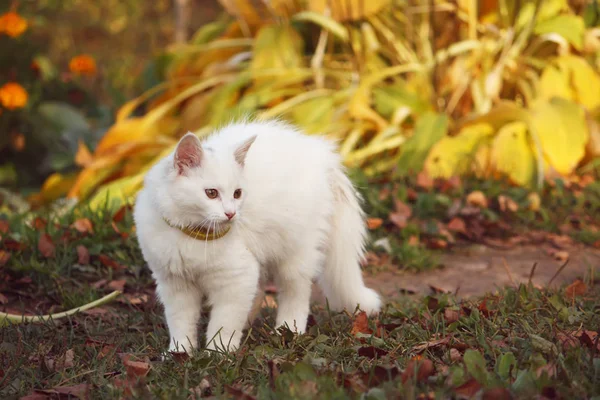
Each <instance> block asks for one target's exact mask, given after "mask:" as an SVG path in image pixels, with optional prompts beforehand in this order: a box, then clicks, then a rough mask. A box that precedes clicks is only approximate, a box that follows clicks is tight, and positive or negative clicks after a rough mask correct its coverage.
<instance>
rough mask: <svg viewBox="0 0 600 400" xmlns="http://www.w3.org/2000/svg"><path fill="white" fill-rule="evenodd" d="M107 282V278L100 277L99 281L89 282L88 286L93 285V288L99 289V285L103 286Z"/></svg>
mask: <svg viewBox="0 0 600 400" xmlns="http://www.w3.org/2000/svg"><path fill="white" fill-rule="evenodd" d="M107 283H108V280H107V279H100V280H99V281H96V282H94V283H92V284H90V286H91V287H93V288H94V289H100V288H101V287H103V286H104V285H106V284H107Z"/></svg>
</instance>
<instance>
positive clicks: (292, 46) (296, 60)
mask: <svg viewBox="0 0 600 400" xmlns="http://www.w3.org/2000/svg"><path fill="white" fill-rule="evenodd" d="M303 51H304V42H303V40H302V37H301V36H300V35H299V34H298V32H296V31H295V30H294V28H292V26H290V25H265V26H263V27H262V28H260V30H259V31H258V34H257V36H256V41H255V43H254V50H253V56H252V63H251V64H250V70H251V71H260V70H264V69H270V68H299V67H301V66H302V64H303V61H302V54H303Z"/></svg>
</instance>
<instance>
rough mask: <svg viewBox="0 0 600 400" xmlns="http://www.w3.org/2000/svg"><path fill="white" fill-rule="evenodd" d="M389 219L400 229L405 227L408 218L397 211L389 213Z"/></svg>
mask: <svg viewBox="0 0 600 400" xmlns="http://www.w3.org/2000/svg"><path fill="white" fill-rule="evenodd" d="M389 219H390V221H391V222H392V223H393V224H394V225H396V226H397V227H398V228H400V229H404V228H406V225H407V224H408V218H406V217H405V216H404V215H401V214H399V213H391V214H390V216H389Z"/></svg>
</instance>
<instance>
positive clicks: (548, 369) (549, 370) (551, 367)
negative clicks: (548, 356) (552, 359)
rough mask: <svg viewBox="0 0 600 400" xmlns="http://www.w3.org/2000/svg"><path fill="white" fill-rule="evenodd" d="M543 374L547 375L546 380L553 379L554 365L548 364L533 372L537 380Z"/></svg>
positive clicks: (554, 374) (554, 373)
mask: <svg viewBox="0 0 600 400" xmlns="http://www.w3.org/2000/svg"><path fill="white" fill-rule="evenodd" d="M544 374H546V375H548V378H554V377H555V376H556V364H553V363H548V364H546V365H542V366H541V367H539V368H538V369H536V370H535V375H536V376H537V377H538V378H540V377H541V376H542V375H544Z"/></svg>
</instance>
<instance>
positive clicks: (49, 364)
mask: <svg viewBox="0 0 600 400" xmlns="http://www.w3.org/2000/svg"><path fill="white" fill-rule="evenodd" d="M74 359H75V352H74V351H73V349H69V350H67V351H66V352H65V354H63V355H62V356H60V357H56V358H53V357H45V358H44V363H45V364H46V368H48V370H49V371H52V372H56V371H62V370H64V369H66V368H72V367H73V366H74V365H75V363H74Z"/></svg>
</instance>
